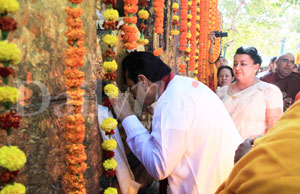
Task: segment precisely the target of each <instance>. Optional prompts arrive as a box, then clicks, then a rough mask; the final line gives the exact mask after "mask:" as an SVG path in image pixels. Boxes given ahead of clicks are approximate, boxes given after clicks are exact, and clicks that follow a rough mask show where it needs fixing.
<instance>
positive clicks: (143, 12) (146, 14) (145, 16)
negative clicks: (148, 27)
mask: <svg viewBox="0 0 300 194" xmlns="http://www.w3.org/2000/svg"><path fill="white" fill-rule="evenodd" d="M138 16H139V18H140V19H144V20H146V19H148V18H149V12H148V11H147V10H144V9H141V10H140V11H139V12H138Z"/></svg>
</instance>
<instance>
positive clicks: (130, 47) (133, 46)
mask: <svg viewBox="0 0 300 194" xmlns="http://www.w3.org/2000/svg"><path fill="white" fill-rule="evenodd" d="M124 47H125V48H126V49H128V50H134V49H136V47H137V43H136V42H127V43H125V44H124Z"/></svg>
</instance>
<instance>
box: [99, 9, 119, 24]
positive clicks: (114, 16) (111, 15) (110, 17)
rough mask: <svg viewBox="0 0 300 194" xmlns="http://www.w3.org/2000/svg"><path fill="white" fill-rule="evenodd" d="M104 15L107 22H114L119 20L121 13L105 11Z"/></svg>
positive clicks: (111, 10)
mask: <svg viewBox="0 0 300 194" xmlns="http://www.w3.org/2000/svg"><path fill="white" fill-rule="evenodd" d="M103 15H104V18H105V19H106V20H112V21H117V20H119V12H118V10H116V9H107V10H105V11H104V14H103Z"/></svg>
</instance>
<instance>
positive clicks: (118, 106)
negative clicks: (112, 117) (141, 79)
mask: <svg viewBox="0 0 300 194" xmlns="http://www.w3.org/2000/svg"><path fill="white" fill-rule="evenodd" d="M109 100H110V102H111V104H112V106H113V108H114V111H115V113H116V115H117V119H119V120H120V121H121V122H122V121H123V119H125V118H126V117H128V116H130V115H133V114H134V113H133V111H132V108H131V106H130V104H129V102H128V98H127V97H126V96H125V95H124V94H123V93H119V96H118V97H117V98H110V99H109Z"/></svg>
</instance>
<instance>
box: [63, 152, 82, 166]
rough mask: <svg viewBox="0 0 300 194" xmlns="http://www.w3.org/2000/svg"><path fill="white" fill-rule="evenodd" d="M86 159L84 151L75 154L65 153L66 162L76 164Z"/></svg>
mask: <svg viewBox="0 0 300 194" xmlns="http://www.w3.org/2000/svg"><path fill="white" fill-rule="evenodd" d="M86 159H87V157H86V153H85V152H82V153H76V155H74V154H67V155H66V160H67V162H68V164H78V163H80V162H83V161H85V160H86Z"/></svg>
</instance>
